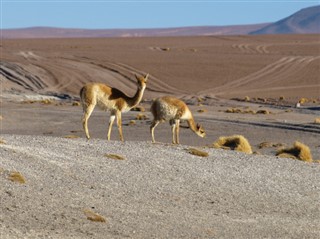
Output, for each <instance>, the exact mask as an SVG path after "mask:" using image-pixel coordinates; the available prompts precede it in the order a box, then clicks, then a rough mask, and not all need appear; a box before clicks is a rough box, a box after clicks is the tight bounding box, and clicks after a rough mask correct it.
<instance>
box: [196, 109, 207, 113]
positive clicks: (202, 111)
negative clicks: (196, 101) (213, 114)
mask: <svg viewBox="0 0 320 239" xmlns="http://www.w3.org/2000/svg"><path fill="white" fill-rule="evenodd" d="M197 112H199V113H205V112H208V110H207V109H199V110H197Z"/></svg>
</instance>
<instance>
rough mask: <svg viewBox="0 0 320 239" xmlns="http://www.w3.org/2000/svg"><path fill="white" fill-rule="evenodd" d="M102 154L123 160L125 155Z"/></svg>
mask: <svg viewBox="0 0 320 239" xmlns="http://www.w3.org/2000/svg"><path fill="white" fill-rule="evenodd" d="M104 156H105V157H107V158H110V159H115V160H125V157H123V156H121V155H118V154H105V155H104Z"/></svg>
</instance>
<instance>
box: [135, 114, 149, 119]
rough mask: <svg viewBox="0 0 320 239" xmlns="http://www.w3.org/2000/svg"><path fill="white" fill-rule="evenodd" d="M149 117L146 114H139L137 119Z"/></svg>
mask: <svg viewBox="0 0 320 239" xmlns="http://www.w3.org/2000/svg"><path fill="white" fill-rule="evenodd" d="M146 119H148V117H147V116H146V115H144V114H137V116H136V120H146Z"/></svg>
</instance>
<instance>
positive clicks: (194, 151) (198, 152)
mask: <svg viewBox="0 0 320 239" xmlns="http://www.w3.org/2000/svg"><path fill="white" fill-rule="evenodd" d="M187 152H188V153H189V154H192V155H196V156H200V157H208V156H209V154H208V153H207V152H204V151H202V150H199V149H195V148H189V149H187Z"/></svg>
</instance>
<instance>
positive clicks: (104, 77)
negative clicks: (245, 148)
mask: <svg viewBox="0 0 320 239" xmlns="http://www.w3.org/2000/svg"><path fill="white" fill-rule="evenodd" d="M319 53H320V36H319V35H259V36H202V37H157V38H156V37H150V38H100V39H86V38H83V39H19V40H18V39H17V40H2V42H1V95H0V100H1V112H0V130H1V138H0V139H1V144H0V156H1V160H0V182H1V184H0V185H1V188H0V190H1V191H0V193H1V199H0V200H1V205H0V210H1V214H0V229H1V232H0V237H1V239H2V238H126V237H128V238H262V237H263V238H319V236H320V227H319V221H320V216H319V215H320V193H319V192H320V190H319V189H320V183H319V175H320V174H319V173H320V164H319V160H320V140H319V138H320V137H319V135H320V124H319V121H320V120H319V117H320V54H319ZM147 73H149V75H150V76H149V79H148V82H147V88H146V91H145V93H144V97H143V100H142V102H141V103H140V106H141V107H140V108H139V109H137V110H138V111H129V112H127V113H123V133H124V138H125V142H120V141H119V135H118V132H117V129H116V125H114V127H113V131H112V135H111V141H107V140H106V137H107V127H108V120H109V118H108V117H109V113H108V112H104V111H101V110H99V109H98V108H97V109H95V111H94V113H93V114H92V116H91V118H90V120H89V130H90V134H91V137H92V139H90V140H89V141H88V140H87V139H85V134H84V132H83V130H82V124H81V117H82V114H83V113H82V108H81V106H80V105H79V91H80V89H81V87H82V86H83V85H84V84H85V83H87V82H101V83H105V84H108V85H110V86H112V87H115V88H117V89H119V90H121V91H123V92H124V93H126V94H127V95H129V96H133V95H134V94H135V92H136V89H137V86H136V80H135V77H134V75H135V74H136V75H145V74H147ZM164 95H171V96H175V97H177V98H180V99H182V100H184V101H185V102H186V103H187V105H188V106H189V108H190V109H191V111H192V112H193V115H194V118H195V120H196V122H197V123H200V124H201V125H203V127H204V128H205V130H206V137H205V138H199V137H198V136H197V135H195V134H193V133H192V132H191V131H190V130H189V129H188V127H187V124H185V123H182V129H181V131H180V143H181V145H180V146H176V145H172V144H171V129H170V126H169V124H168V123H163V124H160V125H159V126H158V127H157V128H156V130H155V136H156V140H157V141H158V143H156V144H152V143H151V136H150V133H149V127H150V123H151V120H152V115H151V113H150V112H149V108H150V104H151V102H152V100H153V99H154V98H156V97H160V96H164ZM297 103H299V104H300V106H299V107H297ZM230 135H243V136H244V137H245V138H247V139H248V141H249V142H250V144H251V146H252V151H253V154H252V155H247V154H245V153H242V152H232V151H228V150H223V149H215V148H212V147H211V146H212V144H213V142H214V141H216V140H217V139H218V138H219V137H220V136H230ZM295 141H299V142H301V143H303V144H305V145H307V146H308V147H309V148H310V151H311V153H312V157H313V162H303V161H300V160H294V159H291V158H280V157H276V156H275V155H276V152H277V150H279V148H281V147H282V148H285V147H291V146H292V145H293V143H294V142H295ZM190 147H196V148H198V149H201V150H203V151H206V152H207V153H208V154H209V156H208V157H204V158H202V157H199V156H194V155H190V154H189V153H188V149H190ZM108 153H109V154H117V155H121V156H124V158H125V159H124V160H116V159H109V158H108V157H107V156H105V155H107V154H108ZM14 172H18V173H20V174H21V175H23V177H24V179H25V180H23V182H20V183H19V182H16V181H15V180H11V179H12V173H14ZM93 212H97V213H99V214H101V215H102V216H103V218H104V219H105V220H104V221H103V220H101V221H99V220H98V221H94V220H91V219H92V218H91V217H90V215H91V214H90V213H93ZM88 215H89V216H88Z"/></svg>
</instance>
